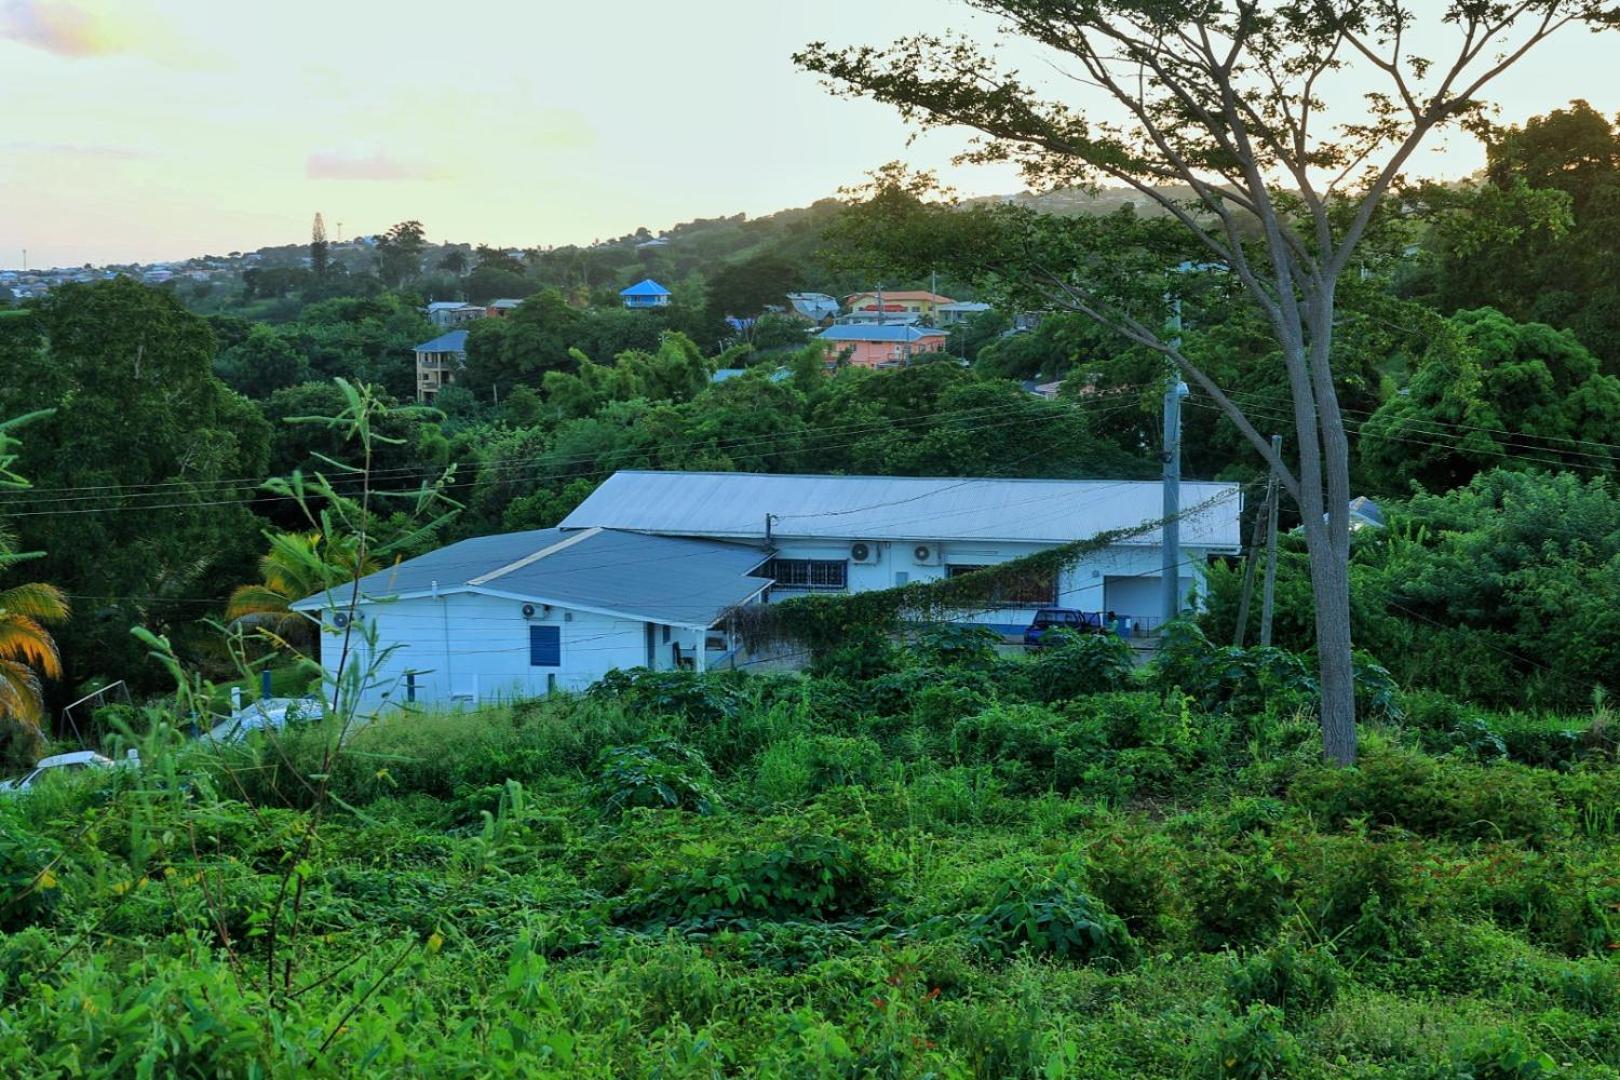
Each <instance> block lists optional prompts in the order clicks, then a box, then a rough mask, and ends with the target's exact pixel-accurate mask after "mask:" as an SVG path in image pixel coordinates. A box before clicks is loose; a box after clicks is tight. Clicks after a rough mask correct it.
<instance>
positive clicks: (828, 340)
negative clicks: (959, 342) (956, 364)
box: [816, 323, 950, 368]
mask: <svg viewBox="0 0 1620 1080" xmlns="http://www.w3.org/2000/svg"><path fill="white" fill-rule="evenodd" d="M949 336H950V335H948V334H946V333H945V331H943V330H934V329H930V328H929V327H926V326H912V325H909V324H907V325H901V324H899V323H835V324H833V325H832V326H829V327H827V329H825V330H823V331H822V332H821V333H819V334H817V335H816V340H817V341H820V342H821V343H822V344H823V345H825V346H826V348H827V363H828V364H829V365H832V364H835V363H837V362H838V360H840V359H841V358H843V357H844V356H846V355H847V356H848V357H849V361H848V362H849V363H850V364H851V365H852V366H854V367H864V368H893V367H905V366H906V365H907V364H909V363H910V362H911V360H912V359H913V358H914V357H917V356H922V355H925V354H927V353H937V352H941V351H942V350H944V348H945V341H946V339H947V338H948V337H949Z"/></svg>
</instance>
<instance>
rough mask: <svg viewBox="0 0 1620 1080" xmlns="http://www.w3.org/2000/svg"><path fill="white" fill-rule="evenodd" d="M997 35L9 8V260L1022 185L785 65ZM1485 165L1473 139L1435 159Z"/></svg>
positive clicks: (1553, 53) (758, 15) (552, 232)
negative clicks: (895, 177) (908, 173)
mask: <svg viewBox="0 0 1620 1080" xmlns="http://www.w3.org/2000/svg"><path fill="white" fill-rule="evenodd" d="M1429 2H1430V0H1420V4H1428V3H1429ZM991 27H992V24H990V23H989V22H988V21H987V20H986V18H985V17H984V16H982V15H980V14H978V13H976V12H973V11H971V10H970V9H968V8H966V7H965V6H964V5H962V4H961V3H960V2H959V0H814V2H801V0H793V2H784V0H666V2H664V3H657V4H652V3H649V4H609V3H601V2H596V3H579V2H578V0H566V2H565V0H522V2H518V0H510V2H503V0H459V2H456V3H450V4H446V3H443V2H442V0H437V2H432V3H429V2H419V0H389V2H387V3H379V2H378V0H280V2H278V3H275V4H249V3H246V2H244V0H225V2H221V0H0V101H3V102H4V103H5V119H4V121H3V122H0V267H7V268H16V267H18V266H20V265H21V264H22V251H23V249H25V248H26V249H27V251H28V265H30V266H33V267H40V266H53V265H63V266H67V265H78V264H81V263H85V262H90V263H95V264H102V263H109V262H132V261H143V262H150V261H158V260H167V259H179V258H185V257H188V256H192V255H201V254H205V253H216V254H223V253H226V252H230V251H249V250H252V249H254V248H257V247H260V246H264V245H267V244H283V243H299V242H303V241H305V240H306V239H307V237H308V235H309V230H310V224H311V220H312V218H313V216H314V214H315V212H316V211H320V212H322V213H323V215H324V217H325V221H326V225H327V232H328V235H329V236H333V237H335V236H336V235H337V232H338V225H339V223H341V227H342V234H343V236H344V237H351V236H355V235H358V234H365V233H374V232H381V231H382V230H384V229H386V228H387V227H388V226H389V225H390V224H392V223H393V222H396V221H399V220H403V219H407V218H415V219H417V220H420V221H421V222H422V223H423V224H424V226H425V227H426V229H427V233H428V238H429V240H430V241H440V240H454V241H458V242H467V243H491V244H497V245H501V246H516V247H529V246H543V245H553V244H566V243H589V242H591V241H592V240H595V239H606V238H610V237H614V236H620V235H623V234H625V233H629V232H632V231H634V230H635V229H636V228H637V227H639V226H646V227H648V228H651V229H653V230H654V231H657V230H659V229H662V228H667V227H669V226H671V225H674V224H676V223H678V222H681V221H688V220H691V219H693V218H703V217H718V216H724V215H729V214H734V213H738V212H744V213H747V214H750V215H761V214H767V213H770V212H771V211H774V210H778V209H782V208H785V207H792V206H803V205H807V204H809V203H810V202H812V201H814V200H816V199H818V198H824V197H826V196H829V195H833V194H835V193H836V192H837V190H838V189H839V188H840V187H846V186H850V185H854V184H859V183H860V182H862V180H863V179H864V178H865V176H866V174H867V173H869V172H870V171H871V170H873V169H875V168H877V167H878V166H880V165H882V164H883V163H885V162H888V161H892V160H896V159H903V160H905V161H907V162H908V163H910V164H912V165H913V166H917V167H924V168H933V169H936V170H938V171H939V172H940V174H941V176H942V178H943V179H944V180H945V181H947V182H948V183H949V184H951V185H952V186H953V187H954V188H956V189H957V190H958V191H959V192H960V193H962V194H965V195H977V194H1000V193H1006V192H1013V191H1018V190H1021V189H1022V187H1023V185H1022V184H1021V183H1020V181H1019V178H1018V176H1017V175H1016V172H1015V171H1014V170H1013V169H1012V168H1011V167H1007V166H962V167H955V166H952V165H951V164H950V159H951V157H952V155H953V154H954V153H955V152H956V151H958V150H960V149H961V148H962V146H963V145H964V144H965V142H966V137H967V136H966V133H963V132H954V131H938V132H931V133H929V134H927V135H925V136H923V137H921V138H920V139H917V140H915V141H912V140H911V135H912V133H911V132H910V131H909V130H908V129H907V127H906V126H905V125H904V124H903V122H902V121H901V120H900V119H899V118H898V116H897V115H896V114H895V113H894V111H893V110H892V109H890V108H888V107H885V106H881V105H877V104H874V103H871V102H865V101H855V100H850V99H845V98H837V97H834V96H832V95H831V94H829V93H828V92H827V91H826V90H825V89H824V88H823V87H822V86H821V85H820V84H819V82H818V81H817V79H816V78H815V77H814V76H812V75H809V74H806V73H804V72H801V71H799V70H797V69H796V68H795V67H794V65H793V63H792V61H791V59H790V56H791V54H792V53H793V51H794V50H795V49H798V48H801V47H803V46H804V45H805V44H807V43H809V42H812V41H822V40H824V41H827V42H829V43H831V44H863V43H871V44H880V43H887V42H888V41H891V40H893V39H895V38H897V37H900V36H904V35H906V34H911V33H916V32H922V31H927V32H944V31H949V30H960V31H964V32H968V33H971V34H973V35H975V36H977V37H982V38H985V39H989V38H990V37H992V34H991ZM1617 48H1620V34H1611V35H1609V40H1605V39H1602V38H1598V37H1594V36H1592V35H1589V34H1587V33H1585V32H1584V31H1579V30H1575V31H1566V32H1565V34H1564V36H1562V37H1560V38H1557V39H1554V40H1553V41H1551V42H1549V43H1547V44H1546V45H1543V46H1542V48H1541V50H1540V52H1538V53H1535V54H1532V56H1531V57H1530V58H1529V59H1527V60H1526V61H1524V62H1523V63H1522V64H1521V65H1520V66H1519V67H1517V68H1515V69H1514V70H1513V71H1511V72H1509V73H1508V75H1507V76H1505V77H1504V78H1503V79H1502V80H1501V81H1500V82H1499V83H1498V84H1497V86H1496V91H1495V93H1494V94H1493V95H1491V97H1492V100H1494V101H1496V102H1497V103H1499V104H1500V106H1501V119H1502V120H1504V121H1512V122H1521V121H1523V120H1524V119H1526V118H1528V117H1529V116H1532V115H1535V114H1538V113H1545V112H1547V111H1548V110H1550V109H1553V108H1557V107H1559V106H1560V105H1563V104H1565V103H1567V102H1568V101H1569V100H1570V99H1571V98H1574V97H1585V98H1587V99H1588V100H1589V101H1591V102H1592V104H1593V105H1594V106H1596V107H1597V108H1599V109H1601V110H1603V111H1605V112H1608V113H1611V114H1613V113H1615V112H1616V111H1620V79H1615V78H1613V70H1612V69H1613V66H1614V56H1615V55H1617V54H1620V53H1617ZM1012 57H1013V59H1014V60H1015V61H1022V62H1023V63H1024V64H1026V65H1029V66H1028V67H1027V68H1026V70H1033V71H1035V72H1036V73H1037V75H1038V76H1039V75H1040V73H1043V72H1047V73H1048V75H1049V72H1048V69H1046V68H1045V67H1044V66H1043V65H1041V64H1040V63H1038V62H1036V61H1034V59H1033V58H1032V57H1030V56H1025V55H1021V54H1019V53H1017V51H1016V50H1015V51H1014V52H1013V54H1012ZM1050 78H1051V79H1052V82H1051V84H1050V85H1052V86H1053V88H1054V90H1055V91H1057V92H1061V93H1063V94H1064V95H1065V96H1066V97H1068V98H1069V99H1071V100H1078V101H1080V102H1081V103H1083V102H1084V94H1085V93H1086V91H1085V89H1084V87H1081V86H1079V85H1078V84H1076V83H1073V82H1069V81H1067V80H1062V79H1058V78H1057V77H1056V76H1055V75H1053V76H1050ZM1482 161H1483V157H1482V154H1481V152H1480V150H1479V148H1478V147H1477V146H1476V145H1474V144H1473V142H1472V140H1471V139H1469V138H1468V137H1466V136H1460V135H1459V136H1454V137H1452V138H1451V139H1449V140H1448V141H1447V142H1446V143H1445V144H1444V145H1441V146H1439V147H1437V148H1436V149H1435V150H1434V151H1432V152H1430V153H1429V154H1428V155H1427V156H1425V157H1424V158H1423V159H1422V160H1421V161H1420V162H1419V163H1418V170H1417V171H1420V172H1423V173H1426V174H1428V175H1437V176H1449V177H1455V176H1462V175H1466V174H1467V173H1469V172H1472V171H1473V170H1475V169H1477V168H1478V167H1479V166H1480V165H1481V164H1482Z"/></svg>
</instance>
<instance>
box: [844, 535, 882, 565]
mask: <svg viewBox="0 0 1620 1080" xmlns="http://www.w3.org/2000/svg"><path fill="white" fill-rule="evenodd" d="M849 561H850V562H853V563H862V564H867V563H875V562H877V561H878V546H877V544H876V543H875V542H874V541H871V540H857V541H855V542H854V543H853V544H851V545H849Z"/></svg>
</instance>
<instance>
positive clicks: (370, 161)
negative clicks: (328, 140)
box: [304, 150, 442, 180]
mask: <svg viewBox="0 0 1620 1080" xmlns="http://www.w3.org/2000/svg"><path fill="white" fill-rule="evenodd" d="M304 175H305V177H307V178H308V179H310V180H435V179H437V178H438V177H439V176H441V175H442V174H441V173H440V172H438V171H437V170H436V169H434V168H432V167H431V166H428V165H424V164H421V163H418V162H413V161H406V160H404V159H403V158H397V157H394V156H393V155H391V154H386V153H383V152H382V151H380V150H372V151H345V150H316V151H314V152H313V153H311V154H310V155H309V157H308V158H306V159H305V160H304Z"/></svg>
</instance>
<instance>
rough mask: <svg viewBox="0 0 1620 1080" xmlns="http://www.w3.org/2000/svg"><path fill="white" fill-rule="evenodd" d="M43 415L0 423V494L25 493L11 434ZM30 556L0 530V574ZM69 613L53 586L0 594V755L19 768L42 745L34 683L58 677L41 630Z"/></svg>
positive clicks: (58, 666)
mask: <svg viewBox="0 0 1620 1080" xmlns="http://www.w3.org/2000/svg"><path fill="white" fill-rule="evenodd" d="M44 415H46V414H43V413H37V412H36V413H30V414H28V415H26V416H19V417H15V418H13V419H11V420H7V421H4V422H0V491H8V490H9V491H22V490H26V489H27V488H28V486H29V484H28V481H27V480H25V479H24V478H23V477H22V476H20V475H18V474H17V473H14V472H12V471H11V465H12V463H13V462H15V461H16V460H17V455H16V454H15V452H14V450H15V448H16V446H17V445H18V443H17V440H16V438H15V437H14V436H13V435H12V434H11V433H12V431H14V430H15V429H16V428H18V427H21V426H22V425H23V424H26V423H29V422H31V421H34V420H38V419H41V418H42V417H43V416H44ZM33 557H36V556H35V555H31V554H28V553H21V552H18V551H17V549H16V540H15V538H14V537H13V536H12V535H11V534H10V533H9V532H7V531H5V530H3V529H0V572H4V571H6V570H9V569H11V568H12V567H13V566H15V565H17V564H18V563H20V562H24V561H26V560H27V559H29V558H33ZM69 612H70V608H69V605H68V599H67V596H66V595H65V594H64V593H63V592H62V590H60V589H58V588H57V587H56V586H54V585H46V584H43V583H39V582H34V583H30V584H25V585H13V586H12V587H11V588H9V589H0V737H4V745H3V746H0V753H3V754H4V756H5V757H9V758H13V759H17V758H27V761H26V762H22V763H23V764H32V763H33V759H34V757H35V756H37V754H36V753H34V752H35V751H36V750H37V749H38V747H39V744H40V743H41V742H42V741H43V730H42V729H43V726H44V720H45V698H44V694H43V693H42V692H41V687H40V680H41V678H47V679H59V678H61V677H62V657H61V654H60V653H59V652H58V651H57V648H56V639H55V638H53V637H52V636H51V632H50V631H49V630H48V629H46V625H47V624H49V623H60V622H64V621H66V620H67V618H68V615H69Z"/></svg>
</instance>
